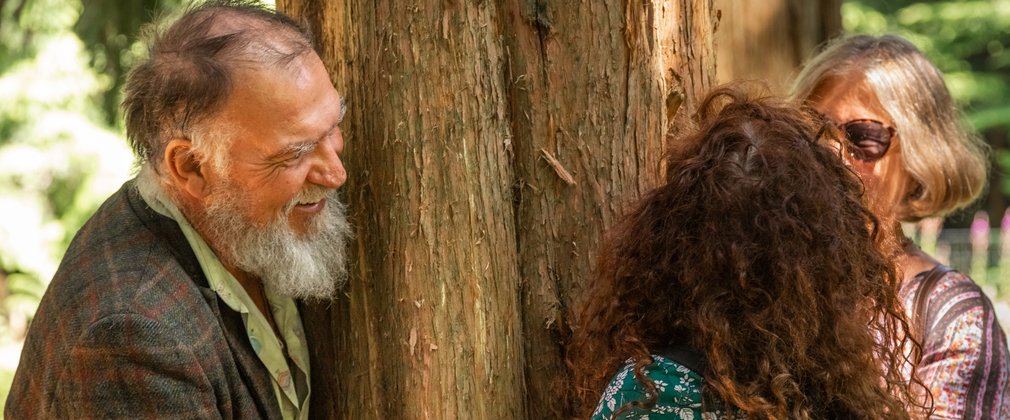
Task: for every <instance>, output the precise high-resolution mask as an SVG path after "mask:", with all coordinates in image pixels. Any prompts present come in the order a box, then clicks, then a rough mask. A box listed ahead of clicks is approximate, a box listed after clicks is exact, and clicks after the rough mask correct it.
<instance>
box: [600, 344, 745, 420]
mask: <svg viewBox="0 0 1010 420" xmlns="http://www.w3.org/2000/svg"><path fill="white" fill-rule="evenodd" d="M652 359H653V360H654V361H655V363H653V364H651V365H649V366H648V367H646V368H645V374H646V376H648V377H649V379H652V381H653V382H655V383H656V391H658V393H659V397H658V398H657V400H656V405H654V406H653V407H652V408H649V409H643V408H632V409H630V410H626V411H624V412H622V413H621V414H620V415H619V417H617V418H618V419H637V420H662V419H674V420H693V419H698V420H701V419H704V420H714V419H724V418H731V417H733V416H732V415H731V414H730V413H726V412H724V411H723V410H722V409H721V408H720V407H717V406H712V405H713V404H711V403H708V404H706V407H704V408H703V407H702V394H701V388H702V384H703V383H704V382H705V380H704V379H703V378H702V377H701V375H699V374H698V373H697V372H695V371H693V370H691V369H688V368H687V367H686V366H683V365H681V364H679V363H677V362H674V361H672V360H670V359H667V358H665V357H663V356H656V355H653V356H652ZM634 369H635V364H634V362H632V361H628V363H627V364H626V365H624V367H623V368H621V370H619V371H618V372H617V374H616V375H614V378H613V379H611V380H610V383H609V384H607V388H606V390H604V391H603V397H602V398H600V402H599V404H597V406H596V411H594V412H593V416H592V420H610V419H611V418H612V417H613V415H614V412H615V411H618V410H620V409H621V407H623V406H624V405H625V404H627V403H629V402H632V401H645V387H644V386H642V384H640V383H639V382H638V381H637V380H635V374H634V372H633V371H634ZM737 417H739V416H737ZM741 418H742V417H741Z"/></svg>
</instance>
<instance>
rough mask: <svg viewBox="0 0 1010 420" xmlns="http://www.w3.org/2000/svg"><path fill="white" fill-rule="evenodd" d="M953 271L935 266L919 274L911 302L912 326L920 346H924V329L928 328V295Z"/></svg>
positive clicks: (945, 267) (938, 265)
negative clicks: (917, 284) (920, 280)
mask: <svg viewBox="0 0 1010 420" xmlns="http://www.w3.org/2000/svg"><path fill="white" fill-rule="evenodd" d="M951 271H954V269H952V268H950V267H947V266H945V265H943V264H937V265H936V266H935V267H933V269H931V270H929V271H927V272H926V273H925V274H922V273H920V274H919V275H920V276H923V278H922V282H920V283H919V287H917V288H916V291H915V300H914V301H913V302H912V319H911V321H912V325H913V328H915V334H916V335H918V338H919V341H920V344H925V342H926V336H927V331H926V328H928V327H929V324H928V319H927V318H928V314H927V312H926V311H927V309H928V308H927V306H928V305H927V303H928V302H929V295H931V294H933V290H934V289H936V285H937V283H939V282H940V279H942V278H943V277H944V276H946V275H947V273H949V272H951Z"/></svg>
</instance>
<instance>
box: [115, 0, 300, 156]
mask: <svg viewBox="0 0 1010 420" xmlns="http://www.w3.org/2000/svg"><path fill="white" fill-rule="evenodd" d="M145 32H146V33H145V38H147V45H148V57H147V58H146V59H145V60H143V61H141V62H140V64H139V65H137V66H136V67H134V68H133V70H132V71H131V72H130V75H129V76H128V77H127V81H126V87H125V89H124V94H125V98H124V100H123V111H124V114H125V116H126V134H127V137H128V138H129V140H130V144H131V145H132V146H133V149H134V151H135V152H136V154H137V156H138V158H139V162H140V164H141V166H146V165H149V164H152V163H153V166H154V169H155V171H158V167H159V166H160V164H159V163H158V160H159V157H160V155H161V154H163V153H164V150H165V147H166V145H167V144H168V142H169V140H171V139H173V138H186V139H189V140H190V141H192V142H193V151H194V152H196V151H199V152H201V154H202V155H203V156H205V157H206V159H209V160H210V162H206V163H209V164H211V165H213V166H215V167H217V168H223V167H225V166H226V161H225V157H224V156H223V153H221V150H223V149H224V146H226V145H227V142H228V141H229V139H230V137H231V136H230V135H227V134H225V133H223V132H221V130H224V131H225V132H227V131H230V130H227V128H226V127H219V126H217V125H215V124H211V121H210V117H211V116H213V115H214V113H216V112H217V111H219V110H220V108H221V106H222V105H223V104H224V103H225V102H226V100H227V98H228V95H229V94H230V93H231V90H232V87H233V86H234V83H235V81H234V80H233V79H234V73H235V70H236V69H237V68H239V67H240V66H250V65H251V66H271V65H272V66H285V65H287V64H288V63H290V62H292V61H293V60H294V59H295V58H298V57H300V56H302V55H304V54H306V53H309V52H311V51H313V49H314V47H315V45H314V43H313V42H312V37H311V35H310V34H309V32H308V31H307V30H306V29H305V27H304V26H302V25H300V24H298V23H296V22H295V21H293V20H292V19H291V18H289V17H287V16H285V15H283V14H281V13H278V12H277V11H274V10H271V9H268V8H266V7H264V6H263V5H262V4H260V3H259V2H255V1H248V0H212V1H208V2H206V3H202V4H200V5H197V6H194V7H191V8H189V9H187V10H186V11H185V12H183V14H182V15H181V16H180V17H179V18H178V19H176V20H174V22H172V23H171V24H170V25H169V26H167V27H166V26H165V25H156V26H151V27H149V28H147V29H146V31H145ZM152 161H153V162H152Z"/></svg>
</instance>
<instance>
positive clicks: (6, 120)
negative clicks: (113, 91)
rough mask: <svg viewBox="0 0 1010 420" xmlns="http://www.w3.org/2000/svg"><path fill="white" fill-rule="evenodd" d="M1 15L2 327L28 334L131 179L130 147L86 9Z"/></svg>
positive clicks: (73, 0)
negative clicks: (82, 29) (81, 30)
mask: <svg viewBox="0 0 1010 420" xmlns="http://www.w3.org/2000/svg"><path fill="white" fill-rule="evenodd" d="M0 4H2V5H3V7H2V8H0V97H3V98H4V100H3V101H0V209H3V213H2V214H3V219H2V220H0V281H2V287H0V317H3V318H5V320H6V321H8V322H4V323H3V324H4V325H5V326H6V325H10V324H11V321H13V320H18V319H21V320H22V321H21V322H13V324H15V325H16V326H18V327H17V328H15V329H17V330H21V331H11V330H9V329H6V328H5V329H3V330H2V331H0V333H2V334H0V335H3V336H5V337H6V338H8V339H9V338H16V337H11V336H10V335H14V336H16V335H18V334H20V333H23V327H24V324H25V321H27V320H28V319H30V317H31V315H32V314H33V313H34V311H35V307H36V306H37V305H38V302H39V299H40V298H41V296H42V293H43V292H44V291H45V286H46V284H48V281H49V279H50V278H51V277H52V275H53V273H54V272H55V271H56V265H57V264H58V261H59V258H60V257H61V256H62V254H63V252H64V250H65V249H66V246H67V244H68V243H69V241H70V239H71V238H72V237H73V235H74V233H76V232H77V229H79V228H80V226H81V225H82V224H83V223H84V221H85V220H86V218H87V217H88V216H89V215H90V214H91V213H92V212H94V210H95V209H96V208H97V207H98V205H99V204H100V203H101V202H102V200H104V199H105V197H107V196H108V195H109V194H111V193H112V192H113V191H115V189H117V188H118V187H119V185H120V184H122V182H123V181H125V180H126V179H127V178H129V176H130V171H131V164H132V161H133V157H132V154H131V152H130V150H129V147H128V146H127V145H126V142H125V140H124V139H123V138H122V135H121V134H119V133H118V131H117V129H116V128H115V126H113V125H110V124H109V117H108V115H107V114H106V112H105V111H103V108H102V107H101V106H100V105H101V104H102V101H103V99H102V98H103V97H104V95H105V92H107V91H108V90H109V89H110V87H111V86H112V78H110V77H109V76H107V75H103V74H101V73H99V72H97V71H95V69H94V68H92V67H91V66H89V62H90V61H91V58H90V57H91V54H90V53H89V52H88V50H87V47H86V44H85V43H84V42H82V41H81V39H80V38H79V37H78V36H77V35H76V34H75V33H74V32H73V27H74V25H75V24H76V23H77V22H78V20H77V17H78V16H79V15H80V14H81V11H82V10H83V9H84V7H83V6H82V3H81V1H80V0H32V1H17V0H15V1H10V0H7V1H4V2H2V3H0Z"/></svg>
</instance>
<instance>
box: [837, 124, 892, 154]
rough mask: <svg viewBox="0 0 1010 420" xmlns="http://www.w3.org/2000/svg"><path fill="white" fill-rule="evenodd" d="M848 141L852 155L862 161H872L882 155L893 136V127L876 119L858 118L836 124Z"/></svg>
mask: <svg viewBox="0 0 1010 420" xmlns="http://www.w3.org/2000/svg"><path fill="white" fill-rule="evenodd" d="M838 128H839V129H840V130H842V133H844V134H845V139H846V140H848V141H849V143H850V145H851V148H850V152H851V153H852V157H854V158H856V159H857V160H861V161H863V162H873V161H876V160H877V159H880V158H882V157H884V154H886V153H887V149H889V148H890V147H891V140H892V139H893V138H894V134H895V130H894V127H889V126H887V125H884V123H882V122H880V121H877V120H869V119H858V120H852V121H849V122H846V123H842V124H838Z"/></svg>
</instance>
